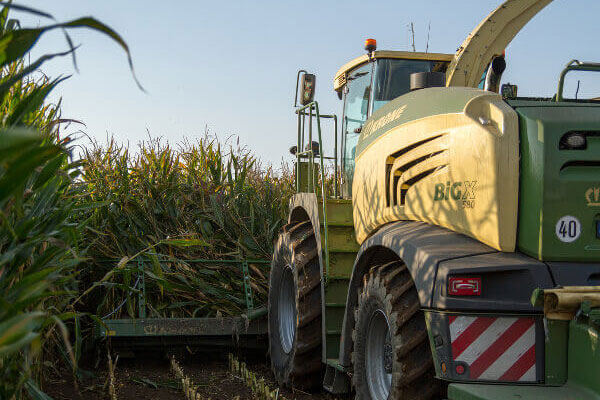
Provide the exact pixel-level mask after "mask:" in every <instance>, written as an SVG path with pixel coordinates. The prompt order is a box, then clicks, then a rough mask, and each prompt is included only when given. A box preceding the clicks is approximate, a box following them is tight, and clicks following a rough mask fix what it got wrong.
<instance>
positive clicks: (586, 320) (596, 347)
mask: <svg viewBox="0 0 600 400" xmlns="http://www.w3.org/2000/svg"><path fill="white" fill-rule="evenodd" d="M599 368H600V309H596V310H592V311H591V312H590V313H589V314H588V315H580V316H578V317H576V318H575V320H573V321H571V324H570V327H569V381H570V382H573V383H575V384H577V385H580V386H584V387H586V388H589V389H591V390H593V391H594V392H595V393H596V394H597V395H598V397H600V372H599V371H598V369H599Z"/></svg>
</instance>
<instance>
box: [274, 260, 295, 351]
mask: <svg viewBox="0 0 600 400" xmlns="http://www.w3.org/2000/svg"><path fill="white" fill-rule="evenodd" d="M278 317H279V340H280V341H281V347H282V348H283V351H284V352H285V353H286V354H287V353H289V352H290V351H291V350H292V345H293V343H294V336H295V334H296V329H295V328H296V290H295V287H294V274H293V273H292V268H291V267H290V266H289V265H286V266H285V268H284V269H283V274H282V276H281V286H280V287H279V302H278Z"/></svg>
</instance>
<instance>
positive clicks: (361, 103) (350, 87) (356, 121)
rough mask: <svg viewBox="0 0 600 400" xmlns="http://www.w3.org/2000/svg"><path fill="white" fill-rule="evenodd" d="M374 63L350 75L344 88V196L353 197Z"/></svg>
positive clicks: (367, 112)
mask: <svg viewBox="0 0 600 400" xmlns="http://www.w3.org/2000/svg"><path fill="white" fill-rule="evenodd" d="M372 75H373V63H368V64H366V65H363V66H361V67H358V68H356V69H354V70H352V71H351V72H350V73H348V78H347V82H348V83H346V86H345V87H344V119H343V125H342V133H343V136H342V137H343V144H342V196H343V197H344V198H350V197H352V178H353V177H354V156H355V153H356V145H357V143H358V138H359V136H360V132H361V130H362V127H363V125H364V124H365V122H366V121H367V118H368V117H369V102H370V98H371V82H372Z"/></svg>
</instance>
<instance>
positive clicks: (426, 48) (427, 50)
mask: <svg viewBox="0 0 600 400" xmlns="http://www.w3.org/2000/svg"><path fill="white" fill-rule="evenodd" d="M430 33H431V21H429V26H428V27H427V45H426V46H425V53H428V52H429V34H430Z"/></svg>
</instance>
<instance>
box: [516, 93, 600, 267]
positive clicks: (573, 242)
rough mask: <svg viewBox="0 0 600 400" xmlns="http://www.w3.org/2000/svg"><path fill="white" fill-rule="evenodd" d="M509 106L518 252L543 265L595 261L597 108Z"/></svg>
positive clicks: (599, 214) (599, 213)
mask: <svg viewBox="0 0 600 400" xmlns="http://www.w3.org/2000/svg"><path fill="white" fill-rule="evenodd" d="M511 105H513V106H514V107H516V111H517V112H518V113H519V117H520V129H521V135H520V137H521V143H520V151H521V165H520V167H521V182H520V193H519V229H518V237H517V247H518V248H519V250H520V251H522V252H524V253H526V254H528V255H530V256H532V257H535V258H537V259H539V260H543V261H578V262H593V261H596V262H597V261H600V237H599V236H600V234H599V232H598V226H600V225H599V224H600V222H599V221H600V105H594V104H585V103H566V102H562V103H557V102H550V101H545V102H541V101H530V102H528V101H515V102H511ZM573 134H576V135H577V136H579V137H577V138H573V139H572V140H571V141H569V142H567V139H568V137H569V136H570V135H573ZM582 143H583V144H582ZM571 144H572V145H575V146H573V147H569V146H570V145H571Z"/></svg>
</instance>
